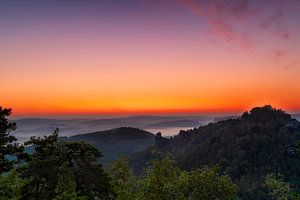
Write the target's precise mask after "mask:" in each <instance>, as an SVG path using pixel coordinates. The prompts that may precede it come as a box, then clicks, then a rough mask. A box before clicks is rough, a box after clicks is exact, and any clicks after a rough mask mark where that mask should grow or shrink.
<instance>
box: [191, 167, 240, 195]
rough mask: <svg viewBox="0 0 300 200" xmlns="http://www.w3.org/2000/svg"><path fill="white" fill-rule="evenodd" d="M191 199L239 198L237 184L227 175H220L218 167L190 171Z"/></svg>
mask: <svg viewBox="0 0 300 200" xmlns="http://www.w3.org/2000/svg"><path fill="white" fill-rule="evenodd" d="M189 182H190V185H189V186H190V188H191V191H190V193H189V199H191V200H197V199H201V200H218V199H222V200H233V199H236V198H237V189H238V188H237V186H236V185H235V184H234V183H233V182H232V181H231V179H230V178H229V177H228V176H226V175H222V176H221V175H219V173H218V168H216V167H214V168H207V167H205V168H202V169H197V170H195V171H192V172H191V173H190V180H189Z"/></svg>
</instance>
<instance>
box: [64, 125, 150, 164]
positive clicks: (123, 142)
mask: <svg viewBox="0 0 300 200" xmlns="http://www.w3.org/2000/svg"><path fill="white" fill-rule="evenodd" d="M154 138H155V135H154V134H152V133H150V132H148V131H144V130H141V129H138V128H130V127H121V128H116V129H110V130H106V131H98V132H94V133H87V134H80V135H75V136H71V137H64V138H63V139H64V140H67V141H85V142H87V143H90V144H93V145H95V147H97V148H98V149H99V150H100V151H101V152H102V154H103V156H104V157H103V158H102V159H101V161H102V163H107V162H110V161H112V160H115V159H116V158H117V157H118V156H120V155H126V156H130V155H132V154H134V153H136V152H138V151H142V150H145V149H146V148H148V147H149V146H151V145H154Z"/></svg>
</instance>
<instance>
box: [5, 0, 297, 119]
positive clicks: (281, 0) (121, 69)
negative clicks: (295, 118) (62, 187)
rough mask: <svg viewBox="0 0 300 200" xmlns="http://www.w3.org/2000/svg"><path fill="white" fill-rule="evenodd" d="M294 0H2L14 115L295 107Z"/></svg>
mask: <svg viewBox="0 0 300 200" xmlns="http://www.w3.org/2000/svg"><path fill="white" fill-rule="evenodd" d="M299 11H300V2H299V1H298V0H265V1H261V0H230V1H229V0H98V1H96V0H72V1H68V0H52V1H46V0H38V1H37V0H36V1H35V0H27V1H23V0H18V1H17V0H7V1H5V0H4V1H0V75H1V78H0V105H1V106H3V107H11V108H12V109H13V113H14V116H37V115H39V116H41V115H43V116H47V115H80V114H159V113H160V114H162V113H167V114H171V113H172V114H176V113H191V114H195V113H209V112H240V111H244V110H248V109H251V107H253V106H261V105H265V104H271V105H273V106H275V107H278V108H282V109H284V110H287V111H289V112H300V103H299V102H300V57H299V54H300V46H299V43H300V23H299V19H300V12H299Z"/></svg>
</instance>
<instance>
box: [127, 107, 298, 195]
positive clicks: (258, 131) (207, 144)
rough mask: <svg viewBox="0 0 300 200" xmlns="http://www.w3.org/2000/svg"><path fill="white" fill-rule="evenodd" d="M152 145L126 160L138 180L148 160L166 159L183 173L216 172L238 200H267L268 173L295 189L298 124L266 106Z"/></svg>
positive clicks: (159, 137) (296, 180) (163, 139)
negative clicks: (207, 168) (209, 169)
mask: <svg viewBox="0 0 300 200" xmlns="http://www.w3.org/2000/svg"><path fill="white" fill-rule="evenodd" d="M155 140H156V141H155V142H156V144H155V146H154V147H150V148H148V149H147V150H144V151H142V152H139V153H136V154H135V155H133V156H132V157H131V158H130V164H131V166H132V167H133V168H134V171H135V173H136V174H141V173H142V169H143V168H144V167H145V166H147V165H148V163H149V161H150V160H152V159H155V158H158V157H160V156H163V155H166V154H170V155H171V156H172V157H173V158H174V160H175V161H176V162H177V164H178V166H180V167H181V168H182V169H185V170H193V169H196V168H199V167H203V166H206V165H208V166H214V165H217V166H219V168H220V170H221V171H222V172H225V173H226V174H228V175H230V176H231V178H232V179H233V180H234V181H235V182H236V183H237V184H238V185H239V187H240V196H241V197H242V198H243V199H253V200H254V199H267V197H265V196H264V195H265V194H266V191H265V188H264V178H265V176H266V175H267V174H270V173H273V174H282V175H284V177H286V179H287V181H289V182H291V183H292V184H293V185H294V186H295V187H297V188H299V187H300V181H298V177H299V176H297V175H299V174H300V159H299V156H298V155H297V150H296V144H297V142H298V141H299V140H300V123H299V122H298V121H297V120H296V119H293V118H292V117H291V116H290V115H289V114H286V113H285V112H283V111H281V110H277V109H274V108H272V107H271V106H264V107H257V108H253V109H252V110H251V111H250V112H245V113H244V114H243V115H242V116H240V117H238V118H236V119H228V120H224V121H219V122H216V123H210V124H209V125H207V126H202V127H199V128H195V129H193V130H189V131H181V132H180V133H179V134H178V135H176V136H175V137H173V138H171V139H166V138H163V137H161V136H159V135H157V136H156V138H155Z"/></svg>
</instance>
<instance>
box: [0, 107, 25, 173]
mask: <svg viewBox="0 0 300 200" xmlns="http://www.w3.org/2000/svg"><path fill="white" fill-rule="evenodd" d="M10 115H11V109H10V108H2V107H1V106H0V174H1V173H2V172H8V171H10V170H11V169H12V168H13V165H14V164H15V163H16V161H15V160H8V159H7V156H20V157H22V152H23V148H22V147H18V146H17V144H15V142H16V141H17V139H16V138H15V137H14V136H12V135H10V132H11V131H13V130H15V129H16V124H15V123H10V122H8V119H7V118H8V117H9V116H10Z"/></svg>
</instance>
